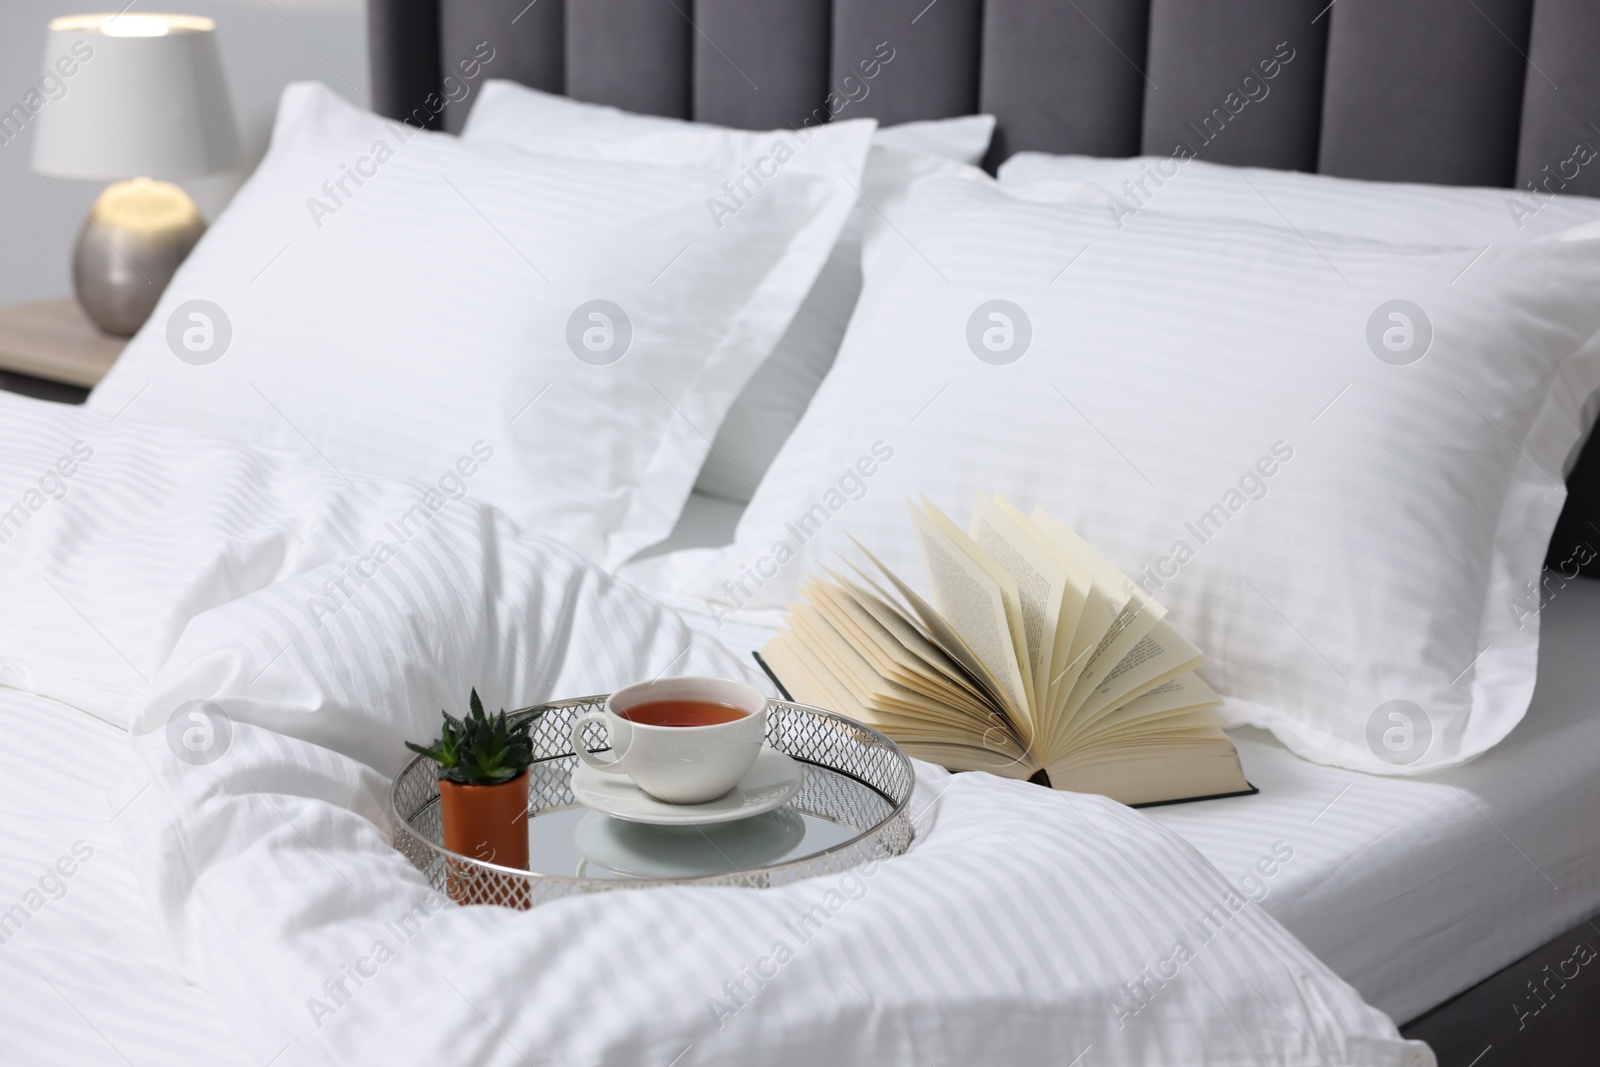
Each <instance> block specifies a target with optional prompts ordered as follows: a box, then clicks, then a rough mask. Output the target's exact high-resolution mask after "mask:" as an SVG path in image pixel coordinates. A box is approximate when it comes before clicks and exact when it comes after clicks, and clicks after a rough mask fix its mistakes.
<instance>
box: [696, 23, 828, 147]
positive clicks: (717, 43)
mask: <svg viewBox="0 0 1600 1067" xmlns="http://www.w3.org/2000/svg"><path fill="white" fill-rule="evenodd" d="M832 7H833V5H832V3H831V2H830V0H697V2H696V3H695V6H694V12H695V19H694V20H695V25H696V26H697V27H699V32H698V33H696V34H695V38H694V117H695V118H696V119H698V120H700V121H701V122H715V123H719V124H721V125H723V126H739V127H742V128H745V129H752V130H765V129H775V128H777V127H782V126H798V125H799V124H800V122H801V121H802V120H803V119H804V118H805V117H806V115H808V114H810V112H811V110H812V109H813V108H815V107H817V106H818V105H820V104H821V103H822V102H823V98H824V97H825V96H826V94H827V92H828V61H829V58H828V57H829V45H830V38H831V30H832V27H833V18H832Z"/></svg>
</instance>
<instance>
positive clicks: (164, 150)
mask: <svg viewBox="0 0 1600 1067" xmlns="http://www.w3.org/2000/svg"><path fill="white" fill-rule="evenodd" d="M39 84H40V86H41V88H43V89H46V90H48V91H46V92H44V93H43V94H42V102H41V103H40V106H39V107H38V108H37V116H36V128H35V131H34V141H33V169H34V170H36V171H38V172H39V173H41V174H51V175H55V176H57V177H62V178H95V179H100V180H104V181H111V180H115V179H120V178H131V177H150V178H185V177H196V176H199V175H202V174H213V173H216V172H217V171H223V170H230V169H232V168H234V167H237V166H239V164H240V156H241V153H240V150H239V131H238V128H237V126H236V125H235V123H234V116H233V102H232V100H231V99H230V98H229V95H228V83H227V80H226V79H225V78H224V77H223V74H222V59H221V56H220V55H219V53H218V51H217V41H216V33H215V25H214V23H212V21H211V20H210V19H206V18H196V17H193V16H189V15H142V14H141V15H133V14H126V15H74V16H70V17H67V18H59V19H56V20H54V21H53V22H51V23H50V33H49V37H48V39H47V40H46V43H45V50H44V74H43V75H42V76H41V80H40V83H39Z"/></svg>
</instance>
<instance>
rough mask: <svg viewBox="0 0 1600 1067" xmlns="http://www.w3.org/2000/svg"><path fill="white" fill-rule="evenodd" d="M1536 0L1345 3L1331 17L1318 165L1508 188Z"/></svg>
mask: <svg viewBox="0 0 1600 1067" xmlns="http://www.w3.org/2000/svg"><path fill="white" fill-rule="evenodd" d="M1530 10H1531V3H1530V0H1470V2H1469V0H1405V2H1404V3H1393V2H1391V0H1339V2H1338V3H1337V4H1336V5H1335V6H1334V7H1333V9H1332V10H1331V11H1329V13H1328V14H1327V15H1326V16H1325V17H1326V18H1329V19H1332V20H1333V24H1332V25H1331V26H1330V27H1329V29H1328V71H1327V76H1326V80H1325V89H1324V94H1323V111H1322V153H1321V158H1320V160H1319V167H1320V169H1321V170H1323V171H1325V172H1326V173H1329V174H1341V175H1345V176H1348V177H1354V178H1380V179H1388V180H1394V181H1413V182H1437V183H1440V184H1445V185H1509V184H1510V182H1511V176H1512V173H1513V171H1514V170H1515V165H1516V154H1517V128H1518V125H1519V123H1520V121H1521V114H1522V87H1523V72H1524V67H1525V66H1526V63H1525V61H1524V59H1523V53H1524V52H1526V51H1527V46H1528V24H1529V15H1530Z"/></svg>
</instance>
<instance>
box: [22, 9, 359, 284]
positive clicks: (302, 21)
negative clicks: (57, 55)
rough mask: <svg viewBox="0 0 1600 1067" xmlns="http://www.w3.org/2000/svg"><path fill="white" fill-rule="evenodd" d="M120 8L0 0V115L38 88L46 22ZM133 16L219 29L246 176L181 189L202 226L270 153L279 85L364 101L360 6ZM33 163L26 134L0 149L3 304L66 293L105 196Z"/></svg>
mask: <svg viewBox="0 0 1600 1067" xmlns="http://www.w3.org/2000/svg"><path fill="white" fill-rule="evenodd" d="M123 2H124V0H0V111H3V110H6V109H9V108H10V106H11V105H12V104H15V103H19V102H21V100H22V98H23V96H24V94H26V93H27V91H28V90H29V89H30V88H32V87H33V86H34V85H35V84H36V83H37V81H38V78H39V74H40V71H41V69H42V67H41V64H42V63H43V61H44V37H45V27H46V26H47V25H48V24H49V22H50V20H51V19H53V18H56V17H57V16H60V15H79V14H89V13H93V12H97V11H116V10H118V9H119V8H121V6H122V3H123ZM130 10H131V11H133V12H139V11H151V12H165V13H169V14H170V13H178V14H186V15H206V16H209V17H210V18H213V19H215V20H216V23H217V38H218V44H219V45H220V46H221V49H222V62H223V66H224V69H225V70H226V72H227V75H228V83H229V87H230V89H231V90H232V92H233V107H234V111H235V112H236V113H237V115H238V119H239V129H240V133H241V135H242V137H243V140H244V145H245V154H246V158H247V160H248V163H249V166H247V167H246V168H245V170H244V171H242V172H240V173H239V174H235V175H226V176H222V177H217V178H205V179H200V180H197V181H193V182H185V183H184V185H185V187H186V188H188V190H189V193H190V195H191V196H193V197H194V198H195V202H196V203H198V204H199V205H200V210H201V212H202V213H203V214H205V216H206V217H207V218H212V217H214V216H215V215H216V213H217V212H218V211H220V210H221V209H222V207H223V206H224V205H226V204H227V202H228V198H229V197H230V196H232V195H233V192H234V190H235V189H237V188H238V186H239V183H240V182H241V181H243V180H244V177H245V175H246V174H248V173H249V169H250V168H252V167H254V166H255V163H256V161H257V160H259V159H260V158H261V154H262V153H263V152H264V151H266V146H267V135H268V133H270V132H271V129H272V116H273V113H274V111H275V110H276V108H277V103H278V93H279V92H280V91H281V90H282V89H283V87H284V86H285V85H286V84H288V83H289V82H292V81H300V80H304V79H309V78H315V79H318V80H320V81H323V82H326V83H327V84H328V86H329V87H330V88H332V89H333V90H334V91H336V92H338V93H340V94H342V95H343V96H345V97H347V98H349V99H351V100H354V101H356V102H358V103H362V104H365V103H366V102H367V36H366V11H365V4H364V0H271V2H269V0H135V3H134V4H133V6H132V7H131V9H130ZM32 154H33V131H32V127H31V126H30V127H29V128H28V129H26V130H24V131H23V133H22V135H21V136H20V137H16V138H14V139H13V140H11V141H10V142H9V143H5V144H0V306H3V305H8V304H16V303H21V302H23V301H28V300H43V299H47V298H49V297H55V296H64V295H66V294H68V293H70V292H71V291H72V273H71V262H72V245H73V242H74V241H76V240H77V236H78V230H79V228H80V227H81V226H82V225H83V221H82V214H81V213H82V212H84V211H86V210H87V209H88V207H89V205H90V204H91V203H92V202H93V201H94V198H95V196H96V195H98V193H99V192H100V189H101V188H102V186H103V183H101V182H85V181H67V180H63V179H60V178H50V179H46V178H44V177H43V176H41V175H38V174H35V173H33V171H32V170H31V169H30V168H29V160H30V158H31V157H32ZM130 177H131V175H130ZM52 185H53V186H54V188H52ZM58 190H59V192H58Z"/></svg>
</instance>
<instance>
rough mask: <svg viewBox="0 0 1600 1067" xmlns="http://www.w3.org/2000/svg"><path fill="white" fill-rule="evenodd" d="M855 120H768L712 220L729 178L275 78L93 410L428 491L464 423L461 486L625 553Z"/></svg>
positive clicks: (450, 462)
mask: <svg viewBox="0 0 1600 1067" xmlns="http://www.w3.org/2000/svg"><path fill="white" fill-rule="evenodd" d="M872 129H873V124H872V123H871V122H870V121H857V122H846V123H839V124H837V125H829V126H828V127H826V128H825V129H822V130H818V131H815V132H807V133H805V134H799V133H796V134H785V136H784V138H783V144H782V146H781V147H779V146H777V145H776V144H774V145H770V146H769V149H770V153H769V155H768V157H767V165H766V169H767V170H770V171H771V173H768V174H767V175H766V178H765V180H764V181H763V182H761V183H760V184H759V185H752V184H750V183H746V185H745V188H746V189H747V190H753V192H751V193H750V194H749V195H747V196H745V197H740V198H739V200H738V204H737V206H736V207H733V208H727V209H726V210H712V207H711V205H712V204H713V203H715V204H717V205H722V206H723V207H724V208H726V205H727V201H728V196H727V193H726V192H725V189H724V186H725V184H727V183H728V182H729V181H730V179H738V178H739V177H740V173H736V172H734V171H732V169H731V168H713V167H709V166H706V167H698V168H689V167H677V166H664V165H660V164H655V163H648V162H643V161H637V160H618V159H611V160H596V159H577V158H567V157H559V156H554V155H535V154H531V153H525V152H518V151H514V150H511V149H506V148H503V147H496V146H475V145H468V144H465V143H463V142H461V141H459V140H458V139H456V138H455V137H451V136H448V135H445V134H436V133H428V132H421V131H418V130H415V129H413V128H410V127H403V126H400V125H398V124H396V123H392V122H388V121H385V120H382V119H379V118H378V117H376V116H374V115H372V114H370V113H368V112H365V111H362V110H359V109H357V108H355V107H352V106H351V105H349V104H347V103H345V102H344V101H342V100H340V99H339V98H338V97H336V96H335V95H334V94H333V93H331V92H329V91H328V90H327V89H326V88H324V87H322V86H320V85H315V84H300V85H294V86H290V87H289V88H288V89H287V90H286V91H285V93H284V97H283V102H282V105H281V107H280V110H279V115H278V121H277V126H276V127H275V129H274V132H273V141H272V147H271V149H270V151H269V152H268V154H267V157H266V159H265V160H263V161H262V163H261V166H260V167H259V168H258V169H257V171H256V173H255V175H254V176H253V177H252V178H251V179H250V181H249V182H248V183H247V184H246V186H245V187H244V188H243V189H242V190H241V191H240V192H239V195H238V196H237V197H236V198H235V199H234V201H233V203H232V204H231V205H230V206H229V208H228V210H227V211H226V212H225V213H224V214H223V216H222V217H221V218H219V219H218V220H217V222H216V224H215V225H214V226H213V227H212V228H211V230H210V232H209V233H207V235H206V236H205V238H204V239H203V240H202V242H201V244H200V246H199V247H198V248H196V249H195V251H194V253H193V254H192V255H191V256H190V257H189V260H188V261H187V262H186V263H185V264H184V265H183V267H182V269H181V270H180V271H179V272H178V275H177V277H175V278H174V279H173V281H172V284H171V285H170V286H169V287H168V288H167V291H166V293H165V294H164V295H163V297H162V300H161V303H160V305H159V306H158V307H157V308H156V311H155V314H154V315H152V316H151V319H150V321H149V322H148V323H147V324H146V325H145V327H144V328H143V329H142V330H141V331H140V332H139V334H138V336H137V337H135V338H134V339H133V341H132V343H131V344H130V345H129V346H128V349H127V351H126V352H125V353H124V354H123V356H122V358H121V359H120V360H119V361H118V362H117V364H116V366H115V367H114V368H113V370H112V372H111V374H110V376H108V377H107V378H106V380H105V381H104V382H103V383H102V384H101V385H100V387H99V388H98V389H96V390H95V392H94V394H93V395H92V397H91V398H90V404H91V405H93V406H95V407H97V408H99V409H100V410H102V411H105V412H107V413H111V414H114V413H117V412H120V411H123V410H126V412H127V415H126V417H127V418H130V419H144V420H153V421H159V422H164V423H170V424H178V425H182V426H185V427H189V428H194V429H199V430H204V431H208V432H211V433H215V434H220V435H224V436H227V437H231V438H234V439H237V440H244V441H247V442H252V443H258V444H265V445H272V446H278V447H281V448H286V449H293V450H296V451H299V452H303V453H306V454H315V455H317V456H318V457H320V458H322V459H323V460H325V461H326V462H327V463H328V464H329V465H330V466H332V467H335V468H337V469H339V470H341V471H365V472H369V473H374V474H381V475H397V476H404V477H417V478H422V479H425V480H427V481H430V482H431V481H437V480H438V479H440V478H441V477H442V476H445V475H448V474H450V472H451V470H452V468H453V467H454V466H455V465H456V464H457V462H458V461H459V458H460V457H461V456H462V455H463V453H465V452H467V451H468V450H469V449H470V448H471V447H472V446H473V444H474V442H475V441H482V442H484V443H485V446H486V447H487V449H488V450H489V451H491V452H492V454H493V458H492V459H491V460H489V461H487V462H482V463H481V469H477V467H478V466H479V464H476V463H475V464H474V468H475V469H474V471H472V472H471V474H470V480H468V478H469V475H468V472H466V471H464V470H463V471H462V472H461V477H457V478H456V479H455V483H456V484H459V485H461V486H462V490H461V491H462V492H466V491H467V487H469V486H470V491H471V493H472V494H473V495H474V496H476V497H479V498H480V499H483V500H486V501H487V502H489V503H492V504H496V505H498V506H500V507H502V508H504V509H506V510H507V511H509V512H510V513H511V514H512V515H513V516H514V517H515V518H516V519H517V520H518V521H519V522H521V523H522V524H523V525H525V526H527V527H530V528H533V529H537V530H540V531H543V532H548V533H551V534H554V535H557V536H559V537H561V538H563V539H564V540H566V541H567V542H569V543H570V544H572V545H573V546H574V547H576V548H578V549H579V550H580V551H582V552H584V553H585V554H587V555H588V556H590V557H591V558H593V559H595V560H598V561H601V562H606V563H612V564H615V563H620V562H621V561H622V560H624V559H626V558H628V557H629V556H630V555H632V554H633V553H634V552H635V551H637V550H638V549H640V548H642V547H644V546H646V545H649V544H652V543H654V542H656V541H659V540H660V539H661V538H663V537H665V536H666V535H667V533H668V532H669V531H670V530H671V529H672V526H673V523H674V522H675V521H676V520H677V518H678V514H679V512H680V511H681V510H682V506H683V502H684V500H685V499H687V497H688V495H689V491H690V489H691V487H692V486H693V484H694V480H695V476H696V475H697V474H698V473H699V470H700V467H701V465H702V463H703V462H704V460H705V456H706V453H707V451H708V450H709V448H710V441H711V439H712V438H713V436H714V435H715V434H716V432H717V428H718V426H719V425H720V424H721V423H722V420H723V417H724V416H725V415H726V413H727V410H728V408H729V406H730V405H731V404H732V403H733V400H734V398H735V397H736V396H737V395H738V393H739V390H740V389H741V388H742V387H743V385H744V383H745V382H746V381H747V380H748V378H749V376H750V374H751V373H752V372H753V371H754V370H755V368H756V365H757V364H758V363H759V362H760V360H761V359H763V358H765V356H766V355H767V353H769V352H770V351H771V350H772V347H773V345H775V344H776V343H777V340H778V338H779V337H780V336H781V335H782V333H783V331H784V329H785V328H786V327H787V326H788V324H789V321H790V319H791V318H792V317H793V316H794V312H795V309H796V308H797V307H798V306H799V304H800V302H801V300H802V299H803V298H804V297H805V295H806V293H807V291H808V290H809V289H810V287H811V283H812V281H813V280H814V279H815V278H816V275H817V272H818V270H820V269H821V267H822V264H823V262H824V260H825V259H826V257H827V255H828V251H829V249H831V248H832V247H833V244H834V242H835V240H836V239H837V237H838V234H839V230H840V228H841V226H842V225H843V223H844V220H845V218H846V216H847V215H848V213H849V211H850V209H851V207H852V206H853V204H854V201H855V192H854V187H855V186H856V185H857V184H859V182H860V175H861V169H862V167H863V165H864V161H865V158H866V152H867V147H868V143H869V139H870V137H871V133H872ZM803 138H804V139H805V140H804V143H803V144H802V139H803ZM774 160H776V162H774ZM195 316H200V318H196V317H195ZM224 342H225V343H224Z"/></svg>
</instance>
